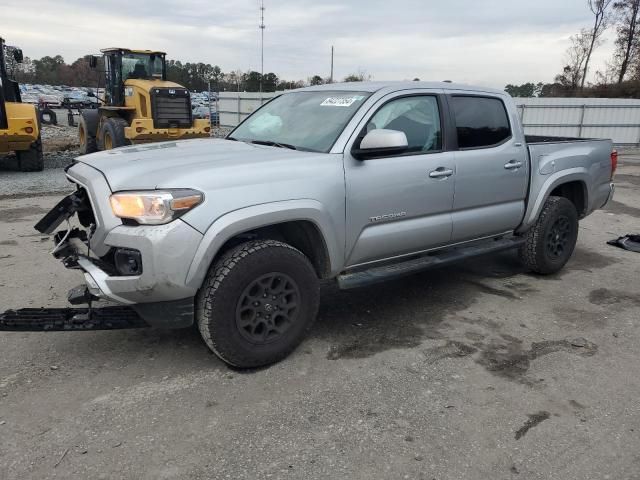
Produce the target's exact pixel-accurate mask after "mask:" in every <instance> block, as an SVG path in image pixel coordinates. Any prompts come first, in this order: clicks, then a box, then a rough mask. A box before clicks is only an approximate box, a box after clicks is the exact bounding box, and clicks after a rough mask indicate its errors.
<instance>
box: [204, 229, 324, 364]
mask: <svg viewBox="0 0 640 480" xmlns="http://www.w3.org/2000/svg"><path fill="white" fill-rule="evenodd" d="M319 301H320V287H319V281H318V277H317V276H316V273H315V270H314V269H313V266H312V265H311V263H310V262H309V260H308V259H307V257H305V256H304V255H303V254H302V253H301V252H300V251H299V250H296V249H295V248H293V247H292V246H290V245H288V244H286V243H282V242H278V241H275V240H256V241H251V242H247V243H243V244H241V245H239V246H237V247H235V248H233V249H231V250H230V251H229V252H227V253H226V254H225V255H224V256H223V257H222V258H221V259H220V260H219V261H218V262H216V264H215V265H214V266H213V267H212V268H211V270H210V271H209V274H208V276H207V278H206V280H205V282H204V285H203V286H202V288H201V290H200V292H199V294H198V298H197V311H196V319H197V322H198V328H199V329H200V333H201V334H202V338H203V339H204V341H205V342H206V344H207V345H208V346H209V348H210V349H211V350H212V351H213V352H214V353H215V354H216V355H217V356H218V357H220V359H221V360H223V361H224V362H226V363H228V364H229V365H232V366H235V367H239V368H255V367H260V366H264V365H269V364H272V363H275V362H277V361H279V360H282V359H283V358H284V357H286V356H287V355H289V354H290V353H291V352H292V351H293V350H294V349H295V348H296V347H297V346H298V345H299V344H300V342H302V340H303V339H304V336H305V335H306V333H307V332H308V330H309V329H310V328H311V325H312V324H313V321H314V320H315V317H316V314H317V311H318V304H319Z"/></svg>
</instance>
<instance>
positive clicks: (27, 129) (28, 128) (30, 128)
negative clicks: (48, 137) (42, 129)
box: [24, 127, 33, 135]
mask: <svg viewBox="0 0 640 480" xmlns="http://www.w3.org/2000/svg"><path fill="white" fill-rule="evenodd" d="M24 131H25V132H27V133H28V134H29V135H31V134H32V133H33V128H32V127H27V128H25V129H24Z"/></svg>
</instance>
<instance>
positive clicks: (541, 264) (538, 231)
mask: <svg viewBox="0 0 640 480" xmlns="http://www.w3.org/2000/svg"><path fill="white" fill-rule="evenodd" d="M577 240H578V212H577V211H576V207H575V206H574V204H573V203H571V201H569V200H568V199H566V198H564V197H549V198H548V199H547V201H546V202H545V204H544V206H543V207H542V212H541V213H540V216H539V217H538V220H537V221H536V223H535V225H534V226H533V227H532V228H531V229H530V230H529V231H528V232H527V233H526V241H525V243H524V245H522V246H521V247H520V250H519V256H520V259H521V260H522V262H523V263H524V264H525V266H526V267H527V268H529V269H530V270H532V271H533V272H535V273H539V274H542V275H549V274H552V273H556V272H558V271H559V270H561V269H562V267H564V266H565V264H566V263H567V262H568V261H569V258H571V255H572V254H573V250H574V249H575V246H576V241H577Z"/></svg>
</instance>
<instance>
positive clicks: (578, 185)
mask: <svg viewBox="0 0 640 480" xmlns="http://www.w3.org/2000/svg"><path fill="white" fill-rule="evenodd" d="M551 196H553V197H564V198H566V199H567V200H569V201H570V202H571V203H573V205H574V206H575V207H576V211H577V212H578V216H579V217H583V216H584V215H585V213H586V210H587V188H586V186H585V184H584V183H583V182H581V181H579V180H577V181H574V182H568V183H563V184H562V185H558V186H557V187H556V188H554V190H553V191H552V192H551Z"/></svg>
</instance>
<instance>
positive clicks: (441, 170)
mask: <svg viewBox="0 0 640 480" xmlns="http://www.w3.org/2000/svg"><path fill="white" fill-rule="evenodd" d="M451 175H453V170H451V169H450V168H445V167H438V168H436V169H435V170H431V171H430V172H429V176H430V177H431V178H446V177H450V176H451Z"/></svg>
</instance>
